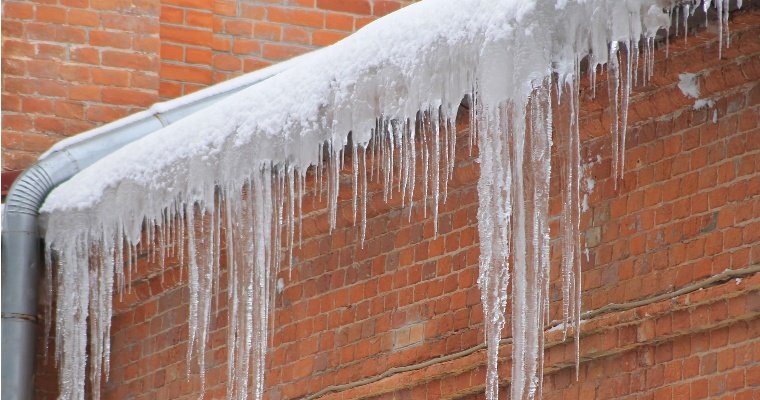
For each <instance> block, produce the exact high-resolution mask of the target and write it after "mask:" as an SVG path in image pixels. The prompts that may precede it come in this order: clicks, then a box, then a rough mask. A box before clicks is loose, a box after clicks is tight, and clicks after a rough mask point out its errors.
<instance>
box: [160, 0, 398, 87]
mask: <svg viewBox="0 0 760 400" xmlns="http://www.w3.org/2000/svg"><path fill="white" fill-rule="evenodd" d="M411 2H413V0H400V1H382V0H337V1H335V0H326V1H323V0H319V1H314V0H305V1H290V0H273V1H272V0H268V1H233V0H216V1H164V2H163V3H162V5H161V43H162V47H161V84H160V86H161V89H160V94H161V97H164V98H167V97H168V98H171V97H175V96H179V95H182V94H187V93H191V92H193V91H195V90H198V89H200V88H202V87H204V86H207V85H209V84H212V83H216V82H220V81H223V80H226V79H228V78H230V77H233V76H237V75H240V74H241V73H244V72H249V71H253V70H256V69H259V68H262V67H265V66H268V65H271V64H272V63H276V62H278V61H282V60H285V59H288V58H291V57H294V56H297V55H300V54H303V53H305V52H308V51H310V50H313V49H315V48H318V47H322V46H327V45H330V44H332V43H335V42H337V41H338V40H340V39H342V38H344V37H346V36H348V35H349V34H350V33H351V32H353V31H355V30H356V29H359V28H361V27H362V26H364V25H366V24H367V23H369V22H371V21H373V20H374V19H376V18H377V17H380V16H383V15H385V14H387V13H389V12H392V11H394V10H397V9H399V8H401V7H402V6H404V5H406V4H409V3H411Z"/></svg>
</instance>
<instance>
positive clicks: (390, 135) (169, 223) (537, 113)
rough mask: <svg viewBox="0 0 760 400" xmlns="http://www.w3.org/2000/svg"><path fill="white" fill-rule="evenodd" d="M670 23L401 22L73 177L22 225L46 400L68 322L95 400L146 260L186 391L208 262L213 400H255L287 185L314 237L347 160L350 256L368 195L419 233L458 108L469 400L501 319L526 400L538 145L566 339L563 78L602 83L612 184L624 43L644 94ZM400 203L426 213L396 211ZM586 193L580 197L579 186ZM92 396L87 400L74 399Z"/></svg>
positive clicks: (484, 18) (575, 205) (573, 122)
mask: <svg viewBox="0 0 760 400" xmlns="http://www.w3.org/2000/svg"><path fill="white" fill-rule="evenodd" d="M674 5H675V1H674V0H673V1H670V0H668V1H665V0H629V1H625V2H621V1H619V0H583V1H581V0H577V1H570V0H560V1H557V2H556V3H554V2H551V1H524V0H498V1H497V0H426V1H424V2H419V3H415V4H413V5H411V6H408V7H406V8H404V9H402V10H400V11H398V12H396V13H393V14H391V15H389V16H388V17H385V18H382V19H381V20H378V21H376V22H373V23H371V24H369V25H367V26H366V27H365V28H364V29H362V30H360V31H359V32H357V33H355V34H354V35H352V36H350V37H349V38H347V39H345V40H343V41H341V42H339V43H337V44H336V45H334V46H331V47H329V48H326V49H324V50H322V51H319V52H315V53H313V54H312V55H311V56H309V57H307V58H305V59H302V60H301V61H300V62H298V63H296V64H295V65H293V66H292V67H291V68H288V69H285V70H284V71H282V72H281V73H279V74H277V75H276V76H273V77H272V78H270V79H267V80H265V81H263V82H261V83H258V84H255V85H253V86H251V87H248V88H246V89H244V90H242V91H240V92H238V93H236V94H234V95H231V96H229V97H228V98H226V99H224V100H222V101H220V102H218V103H216V104H214V105H212V106H210V107H208V108H206V109H205V110H204V111H202V112H198V113H195V114H193V115H191V116H189V117H187V118H185V119H183V120H180V121H178V122H176V123H174V124H172V125H170V126H168V127H166V128H164V129H161V130H159V131H157V132H155V133H154V134H151V135H149V136H146V137H144V138H143V139H141V140H139V141H136V142H133V143H131V144H129V145H127V146H125V147H123V148H122V149H120V150H117V151H116V152H114V153H113V154H111V155H110V156H108V157H106V158H104V159H102V160H100V161H98V162H97V163H95V164H93V165H92V166H91V167H89V168H87V169H85V170H84V171H82V172H81V173H80V174H78V175H76V176H74V177H73V178H72V179H70V180H69V181H68V182H66V183H64V184H62V185H61V186H59V187H58V188H57V189H55V190H54V191H53V192H52V193H51V194H50V195H49V196H48V198H47V200H46V202H45V204H44V205H43V207H42V209H41V213H42V215H43V217H44V218H45V219H46V221H47V230H46V238H45V239H46V246H47V249H46V250H47V251H46V253H47V255H48V257H47V258H48V268H50V265H49V264H50V262H51V261H50V260H51V259H52V258H53V257H52V255H55V256H56V257H57V261H58V263H59V264H60V268H57V269H56V274H57V279H56V282H57V285H58V286H57V287H56V291H55V293H56V295H57V319H56V340H57V346H56V348H57V350H58V354H57V356H58V358H59V360H60V362H61V366H62V370H61V388H62V390H61V393H62V398H75V399H81V398H84V397H85V393H84V386H85V385H84V382H85V379H86V366H85V364H86V362H85V360H86V359H87V354H86V350H85V349H86V347H87V345H86V341H87V338H88V335H87V331H88V325H87V324H88V321H89V324H90V325H89V330H90V331H91V334H90V336H89V340H90V345H89V348H90V354H89V362H90V364H91V366H92V368H91V375H90V379H91V380H92V382H93V383H94V384H92V385H91V386H93V387H95V388H98V387H99V386H100V382H101V379H102V377H107V376H108V362H109V361H108V360H109V348H110V337H109V332H110V319H111V313H112V310H111V308H110V301H111V298H112V296H113V290H114V286H118V287H119V288H123V286H124V282H129V281H130V279H129V273H131V271H132V270H133V269H134V267H135V263H136V258H137V254H138V250H139V251H145V250H146V249H147V251H149V252H151V253H152V254H154V255H155V254H156V253H158V259H159V262H160V263H161V265H163V260H164V258H165V257H168V256H170V255H175V254H176V255H178V256H179V258H180V262H181V263H182V264H183V265H184V266H185V267H186V269H187V272H188V274H187V276H188V284H189V287H190V301H189V306H188V308H189V310H188V312H189V324H188V325H189V346H188V354H187V356H188V371H190V368H191V363H190V362H189V361H190V360H191V359H195V360H197V362H198V367H199V369H200V371H201V376H202V377H203V373H204V371H205V353H204V349H205V348H206V345H207V340H208V334H207V332H208V330H209V324H210V321H211V318H210V315H211V307H212V303H213V301H215V300H214V294H215V293H216V291H217V290H218V288H219V286H220V282H219V280H220V279H221V278H220V276H222V275H221V274H220V268H221V266H220V261H219V260H220V258H221V256H222V255H221V252H222V251H226V255H225V258H226V260H227V268H228V271H227V273H226V276H227V279H228V283H227V286H228V288H229V290H228V291H227V293H228V298H227V301H228V303H229V307H228V309H229V327H228V333H229V336H228V339H227V340H228V341H227V343H228V344H227V348H228V349H229V350H228V359H227V363H228V396H229V397H230V398H239V399H245V398H247V396H248V393H249V391H250V392H251V393H252V394H253V397H254V398H256V399H260V398H261V397H262V396H263V391H264V386H263V385H264V381H263V376H264V362H265V359H266V358H265V357H266V350H267V343H268V340H269V339H268V334H269V329H268V328H269V327H270V321H269V316H270V314H271V309H272V304H273V301H272V299H273V296H274V295H275V294H276V292H277V289H278V287H279V285H278V283H277V281H275V280H274V277H275V276H276V273H277V272H278V271H279V269H280V266H281V264H282V259H283V257H284V256H285V255H284V254H283V252H282V251H280V244H281V243H287V249H288V250H287V251H288V252H290V251H292V249H293V247H294V246H295V243H296V240H297V239H296V238H297V237H298V240H299V241H300V237H301V229H300V221H301V199H302V197H303V193H304V192H305V191H306V190H307V188H306V187H305V185H306V183H305V182H306V179H305V176H306V173H307V170H309V169H311V170H312V171H314V174H315V176H316V177H317V183H316V184H315V186H316V188H314V189H315V190H317V191H319V192H322V193H326V196H327V199H328V215H329V221H330V227H331V228H334V227H335V225H336V220H337V204H338V193H339V184H340V179H339V178H340V173H341V170H342V168H343V167H344V160H345V157H344V155H345V153H348V154H349V155H350V162H351V164H350V166H347V168H349V169H350V170H351V174H352V193H353V198H354V200H353V210H352V211H353V215H354V219H355V220H356V222H358V223H359V224H360V226H361V228H360V229H361V238H362V240H363V238H364V235H365V226H366V219H367V212H366V209H367V185H368V180H372V179H375V180H378V181H381V182H383V183H384V185H385V191H384V196H385V197H386V198H389V197H390V196H392V195H394V192H395V193H397V194H396V195H400V196H401V197H402V203H403V204H404V207H407V208H408V209H409V210H410V212H411V209H412V207H423V210H424V211H425V212H428V208H429V209H430V210H429V211H430V212H431V213H432V216H433V217H434V218H436V217H437V212H438V205H439V202H440V201H445V199H446V188H447V187H448V179H449V178H450V177H451V174H452V169H453V164H454V163H453V157H454V148H455V146H456V135H455V127H454V119H455V117H456V113H457V110H458V107H459V105H460V102H461V100H462V99H463V98H464V97H465V96H467V97H469V100H470V104H471V107H470V110H471V117H470V121H471V124H472V127H471V128H472V129H471V138H470V142H471V143H477V145H478V147H479V151H480V159H479V162H480V167H481V175H480V178H479V181H478V185H477V186H478V193H479V209H478V232H479V235H480V245H481V256H480V257H481V258H480V271H479V277H478V284H479V286H480V288H481V299H482V301H483V309H484V314H485V341H486V343H487V358H488V369H487V377H486V380H487V381H486V397H487V398H488V399H495V398H497V397H498V383H499V380H500V378H499V374H498V370H497V360H498V350H499V341H500V339H501V336H502V331H503V329H504V327H505V326H506V321H507V316H506V315H505V310H506V304H507V302H508V300H511V301H512V305H513V307H512V310H513V311H512V315H511V321H512V323H511V325H512V338H513V354H512V360H513V362H512V374H511V377H512V384H511V385H510V386H511V389H510V390H511V398H512V399H524V398H540V397H541V387H542V377H543V374H542V370H543V357H542V354H543V327H544V326H545V325H546V323H547V322H548V318H549V315H548V304H549V303H548V290H549V286H548V285H549V212H548V203H549V177H550V176H551V171H550V163H549V159H550V154H551V146H552V140H553V139H554V140H557V146H558V149H559V151H560V152H561V154H562V156H563V157H562V159H563V162H562V163H561V165H560V176H561V179H562V182H561V186H562V196H563V210H562V221H561V222H562V223H561V230H562V231H561V232H560V237H561V239H562V241H563V244H562V249H563V254H562V262H561V264H562V292H563V298H564V303H563V315H562V319H561V322H562V324H563V325H562V326H563V327H564V328H563V331H564V332H565V334H568V332H573V334H574V337H575V346H576V353H578V351H577V350H578V346H579V345H580V344H579V343H580V342H579V335H578V332H579V330H578V327H579V325H580V315H581V303H580V293H581V287H582V283H581V273H580V271H581V269H580V268H581V264H580V262H581V247H580V236H581V235H580V215H581V209H582V206H583V205H582V204H581V202H582V200H581V191H582V186H583V185H582V183H583V171H582V165H581V157H580V132H579V123H578V116H579V112H580V111H579V107H580V99H579V79H580V76H581V71H580V65H581V64H580V61H581V60H582V59H583V58H585V57H586V56H588V60H589V76H590V78H591V79H592V81H594V80H595V77H596V74H597V71H598V70H599V69H600V68H599V67H600V66H601V65H603V64H606V65H607V68H608V74H609V79H608V82H609V86H608V90H609V94H610V98H611V99H612V101H611V103H612V109H611V112H612V121H613V123H612V132H611V135H612V138H613V143H614V146H613V147H614V149H613V155H614V167H615V169H614V173H615V176H616V177H618V178H620V177H622V175H623V172H624V171H623V166H624V165H625V162H624V161H625V160H624V144H625V137H626V129H627V109H628V99H629V96H630V94H631V90H632V87H633V86H634V85H635V84H636V83H637V82H638V71H639V68H638V65H639V62H638V55H639V40H640V39H641V38H642V36H643V38H644V39H643V40H644V43H645V46H644V60H643V64H642V71H643V75H644V79H643V81H644V82H646V81H647V80H648V78H649V76H651V73H652V68H653V65H654V61H653V60H654V35H655V34H656V32H657V31H658V30H659V29H661V28H663V27H665V26H666V25H667V24H669V21H670V19H669V15H670V8H672V7H673V6H674ZM724 9H725V10H727V7H725V8H724ZM621 53H623V54H624V56H625V57H622V58H621ZM623 60H624V61H623ZM215 90H216V89H215ZM553 98H555V99H556V98H559V100H560V101H562V102H568V104H569V107H568V108H569V111H568V114H567V115H564V114H563V113H559V112H557V111H556V110H554V108H553V107H552V99H553ZM159 108H160V107H159ZM555 118H560V119H559V121H562V122H561V123H559V124H558V126H559V127H560V128H559V129H560V130H559V131H558V132H553V131H552V126H553V121H554V119H555ZM349 132H350V141H349ZM349 142H350V143H351V144H350V145H349V146H347V144H348V143H349ZM418 161H420V164H419V166H418V165H417V162H418ZM368 166H369V168H370V169H369V171H368ZM418 168H421V170H418ZM419 174H421V175H422V176H421V179H418V175H419ZM419 185H421V187H419V188H418V189H420V190H422V191H423V192H424V193H425V194H426V195H427V198H428V201H422V202H415V201H413V198H412V194H413V193H415V187H417V186H419ZM586 187H587V188H589V189H590V188H592V187H593V183H591V181H586ZM399 192H400V193H399ZM229 216H234V218H231V217H229ZM296 231H298V234H297V235H296V233H295V232H296ZM222 234H224V235H226V237H225V238H224V241H225V242H226V244H227V246H226V248H223V247H222V246H221V243H222V238H221V235H222ZM141 236H144V237H143V238H142V239H143V240H142V242H141ZM138 244H139V246H140V247H139V249H138ZM510 260H512V261H510ZM89 265H93V268H88V266H89ZM125 274H126V275H127V276H125ZM508 286H511V287H512V293H511V295H510V294H509V293H508V292H507V288H508ZM49 290H50V291H52V289H49ZM508 295H510V296H508ZM88 316H89V317H90V318H89V319H88ZM569 327H572V329H569ZM251 376H252V378H251ZM249 385H252V386H251V387H249ZM98 395H99V393H97V389H96V390H95V391H94V393H93V397H95V398H97V397H98Z"/></svg>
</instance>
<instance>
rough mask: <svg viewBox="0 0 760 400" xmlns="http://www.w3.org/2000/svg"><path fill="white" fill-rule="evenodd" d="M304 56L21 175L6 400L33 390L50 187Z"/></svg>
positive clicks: (11, 209)
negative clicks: (44, 210) (41, 218)
mask: <svg viewBox="0 0 760 400" xmlns="http://www.w3.org/2000/svg"><path fill="white" fill-rule="evenodd" d="M307 56H309V55H304V56H301V57H298V58H295V59H292V60H290V61H287V62H284V63H280V64H277V65H274V66H272V67H268V68H265V69H262V70H259V71H256V72H253V73H250V74H247V75H243V76H241V77H239V78H235V79H233V80H230V81H227V82H224V83H222V84H219V85H216V86H212V87H209V88H207V89H204V90H201V91H199V92H196V93H193V94H190V95H187V96H184V97H180V98H178V99H175V100H171V101H168V102H165V103H158V104H156V105H154V106H153V107H151V108H150V109H148V110H146V111H143V112H140V113H137V114H134V115H132V116H129V117H126V118H123V119H121V120H118V121H114V122H112V123H110V124H107V125H104V126H102V127H99V128H95V129H93V130H91V131H88V132H85V133H82V134H80V135H78V136H74V137H72V138H70V139H66V140H64V141H61V142H59V144H57V145H55V146H53V148H51V150H49V151H48V152H46V153H45V154H43V155H42V156H41V157H40V159H39V160H38V161H37V163H36V164H35V165H33V166H32V167H30V168H29V169H27V170H26V171H25V172H24V173H23V174H21V175H20V176H19V177H18V179H16V181H15V183H14V184H13V186H12V187H11V189H10V191H9V192H8V195H7V197H6V202H5V207H4V209H3V218H2V392H1V393H0V395H1V397H2V398H3V399H4V400H27V399H31V398H32V395H33V388H32V384H33V382H34V362H35V342H36V336H37V335H36V333H37V302H38V300H37V291H38V286H39V277H40V271H41V265H42V262H41V253H40V251H41V250H40V248H41V247H40V244H41V240H42V239H41V238H40V227H39V223H38V210H39V208H40V206H42V203H43V202H44V200H45V198H46V197H47V195H48V193H50V191H51V190H53V188H55V187H56V186H58V185H59V184H61V183H63V182H65V181H66V180H68V179H69V178H71V177H72V176H74V175H75V174H77V173H78V172H79V171H81V170H82V169H84V168H86V167H88V166H89V165H91V164H93V163H94V162H96V161H97V160H99V159H101V158H103V157H105V156H107V155H108V154H110V153H112V152H114V151H115V150H117V149H119V148H121V147H122V146H124V145H126V144H128V143H130V142H133V141H135V140H137V139H140V138H141V137H143V136H146V135H148V134H150V133H152V132H154V131H156V130H158V129H161V128H162V127H164V126H167V125H169V124H171V123H173V122H176V121H177V120H179V119H182V118H183V117H185V116H187V115H190V114H192V113H194V112H196V111H198V110H200V109H202V108H205V107H207V106H209V105H211V104H213V103H215V102H217V101H219V100H221V99H223V98H225V97H227V96H229V95H231V94H233V93H235V92H238V91H240V90H242V89H244V88H246V87H248V86H251V85H254V84H256V83H258V82H261V81H263V80H265V79H267V78H270V77H272V76H274V75H276V74H278V73H280V72H282V71H283V70H285V69H287V68H288V67H289V66H291V65H293V64H294V63H296V62H298V61H297V60H300V59H302V58H303V57H307Z"/></svg>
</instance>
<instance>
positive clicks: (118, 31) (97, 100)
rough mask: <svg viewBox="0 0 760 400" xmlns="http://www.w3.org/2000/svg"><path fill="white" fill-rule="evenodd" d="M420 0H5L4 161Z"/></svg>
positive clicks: (18, 162) (28, 156) (10, 164)
mask: <svg viewBox="0 0 760 400" xmlns="http://www.w3.org/2000/svg"><path fill="white" fill-rule="evenodd" d="M412 1H413V0H398V1H395V0H299V1H290V0H266V1H244V0H240V1H234V0H37V1H20V0H8V1H4V2H3V5H2V7H3V13H2V32H3V33H2V35H3V36H2V54H3V57H2V74H3V77H2V115H3V121H2V139H3V140H2V156H3V157H2V170H3V171H17V170H23V169H25V168H27V167H29V166H30V165H31V164H32V163H34V161H35V160H36V158H37V156H38V155H39V154H40V153H42V152H44V151H45V150H46V149H47V148H49V147H50V146H51V145H52V144H53V143H55V142H57V141H58V140H61V139H62V138H64V137H66V136H71V135H74V134H77V133H81V132H84V131H86V130H88V129H91V128H93V127H95V126H98V125H101V124H103V123H106V122H111V121H113V120H115V119H118V118H121V117H124V116H126V115H129V114H132V113H134V112H137V111H139V110H141V109H144V108H146V107H148V106H150V105H151V104H153V103H154V102H156V101H159V100H166V99H170V98H174V97H177V96H181V95H183V94H188V93H191V92H192V91H195V90H198V89H200V88H203V87H205V86H208V85H210V84H213V83H217V82H221V81H223V80H226V79H228V78H230V77H232V76H236V75H240V74H242V73H244V72H249V71H252V70H255V69H259V68H262V67H265V66H267V65H270V64H272V63H274V62H278V61H281V60H284V59H287V58H290V57H292V56H295V55H298V54H302V53H305V52H307V51H309V50H312V49H314V48H317V47H321V46H325V45H328V44H332V43H334V42H336V41H337V40H339V39H341V38H343V37H345V36H347V35H348V34H350V33H351V32H353V31H354V30H356V29H359V28H360V27H362V26H364V25H366V24H367V23H369V22H370V21H372V20H374V19H375V18H377V17H379V16H382V15H385V14H387V13H389V12H391V11H394V10H397V9H399V8H400V7H401V6H403V5H406V4H409V3H411V2H412Z"/></svg>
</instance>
